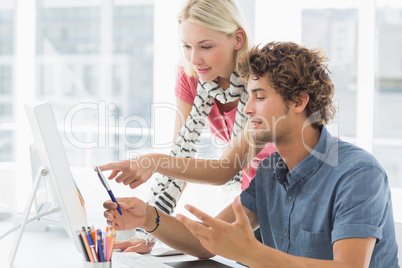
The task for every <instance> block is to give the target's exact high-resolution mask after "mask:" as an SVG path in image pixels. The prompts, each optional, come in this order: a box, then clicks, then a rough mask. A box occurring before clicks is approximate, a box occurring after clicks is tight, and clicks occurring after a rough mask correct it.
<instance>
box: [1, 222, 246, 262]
mask: <svg viewBox="0 0 402 268" xmlns="http://www.w3.org/2000/svg"><path fill="white" fill-rule="evenodd" d="M11 227H12V220H11V219H7V220H4V219H3V220H2V219H0V235H2V234H3V233H5V232H6V231H7V230H9V229H10V228H11ZM16 233H17V232H14V233H12V234H10V235H9V236H7V237H6V238H4V239H2V240H0V267H2V268H3V267H4V268H5V267H9V266H8V260H9V254H10V249H11V247H12V244H13V243H14V237H15V235H16ZM149 257H150V258H155V259H156V260H158V261H160V262H176V261H186V260H196V258H195V257H192V256H188V255H181V256H170V257H153V256H151V255H149ZM213 260H215V261H218V262H221V263H224V264H226V265H228V266H232V267H237V268H244V266H242V265H239V264H237V263H236V262H234V261H231V260H227V259H224V258H222V257H219V256H217V257H214V258H213ZM112 266H113V268H122V267H126V266H120V265H115V264H113V265H112ZM13 267H16V268H35V267H41V268H55V267H56V268H67V267H68V268H71V267H83V257H82V254H81V253H79V252H78V251H77V250H76V248H75V245H74V243H73V242H72V241H71V240H70V239H69V237H68V235H67V234H66V232H65V231H64V230H62V229H60V228H57V227H54V228H53V227H52V228H49V229H48V231H46V232H32V231H25V232H24V234H23V237H22V240H21V243H20V245H19V249H18V252H17V255H16V257H15V261H14V266H13Z"/></svg>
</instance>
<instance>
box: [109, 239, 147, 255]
mask: <svg viewBox="0 0 402 268" xmlns="http://www.w3.org/2000/svg"><path fill="white" fill-rule="evenodd" d="M154 245H155V242H148V243H147V241H145V240H143V239H129V240H124V241H116V242H115V244H114V249H121V251H123V252H137V253H141V254H145V253H149V252H151V250H152V248H153V247H154Z"/></svg>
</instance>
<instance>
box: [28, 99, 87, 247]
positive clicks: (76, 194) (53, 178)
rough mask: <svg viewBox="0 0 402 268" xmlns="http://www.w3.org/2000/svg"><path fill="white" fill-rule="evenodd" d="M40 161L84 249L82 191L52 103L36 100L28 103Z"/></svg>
mask: <svg viewBox="0 0 402 268" xmlns="http://www.w3.org/2000/svg"><path fill="white" fill-rule="evenodd" d="M25 111H26V114H27V117H28V120H29V124H30V126H31V131H32V134H33V137H34V143H35V147H36V150H37V153H38V155H39V160H40V163H41V165H42V166H43V167H45V168H46V169H47V170H48V175H47V176H46V177H47V179H48V180H49V186H50V187H49V188H50V190H51V194H52V199H53V202H54V203H55V204H56V205H57V206H59V207H60V209H61V214H62V226H63V227H64V228H65V230H66V231H67V233H68V235H69V236H70V238H71V239H72V240H73V241H74V243H75V246H76V248H77V249H78V250H79V251H80V252H81V251H82V246H81V242H80V240H79V239H78V238H79V237H78V236H77V231H80V230H82V227H83V226H88V225H87V217H86V212H85V207H84V203H83V199H82V196H81V193H80V191H79V189H78V187H77V185H76V184H75V181H74V178H73V175H72V173H71V170H70V166H69V163H68V160H67V155H66V152H65V150H64V147H63V143H62V140H61V137H60V133H59V130H58V129H57V125H56V120H55V117H54V114H53V110H52V107H51V105H50V104H49V103H44V102H41V101H32V102H30V103H28V104H26V105H25Z"/></svg>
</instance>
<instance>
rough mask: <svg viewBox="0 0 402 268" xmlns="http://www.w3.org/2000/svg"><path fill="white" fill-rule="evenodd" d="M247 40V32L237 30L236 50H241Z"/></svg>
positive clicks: (235, 36)
mask: <svg viewBox="0 0 402 268" xmlns="http://www.w3.org/2000/svg"><path fill="white" fill-rule="evenodd" d="M246 39H247V36H246V32H245V31H244V30H243V29H239V30H237V31H236V32H235V34H234V40H235V50H239V49H241V48H242V47H243V45H244V43H245V42H246Z"/></svg>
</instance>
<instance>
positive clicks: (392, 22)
mask: <svg viewBox="0 0 402 268" xmlns="http://www.w3.org/2000/svg"><path fill="white" fill-rule="evenodd" d="M237 1H238V2H239V4H240V5H241V6H242V8H243V11H244V13H245V16H246V19H247V21H248V23H249V26H250V28H251V32H252V34H253V39H254V43H255V44H264V43H267V42H269V41H273V40H276V41H294V42H298V43H302V44H304V45H306V46H307V47H309V48H312V47H322V48H324V49H325V50H326V51H327V54H328V57H329V59H330V63H329V69H330V70H331V72H332V75H331V77H332V80H333V81H334V84H335V92H336V93H335V97H334V99H335V102H336V104H337V106H338V110H337V116H336V118H335V119H334V120H333V121H332V122H331V123H330V125H329V130H330V131H331V133H332V134H333V135H336V136H339V137H340V138H341V139H343V140H346V141H349V142H351V143H354V144H356V145H358V146H360V147H362V148H364V149H366V150H367V151H369V152H371V153H373V154H374V155H375V156H376V158H377V159H378V160H379V161H380V163H381V164H382V166H383V167H384V168H385V170H386V171H387V174H388V178H389V182H390V186H391V191H392V197H393V208H394V218H395V226H396V234H397V241H398V244H399V246H400V247H401V245H402V209H401V208H402V165H401V164H400V163H402V121H401V120H400V118H401V117H402V110H401V109H400V103H401V102H402V51H401V49H400V47H401V46H402V2H401V1H398V0H365V1H363V0H361V1H360V0H337V1H332V0H331V1H318V0H305V1H296V0H283V1H270V0H237ZM180 4H181V1H180V0H171V1H165V0H33V1H20V0H1V1H0V185H1V187H0V202H3V203H6V204H8V205H9V206H11V207H12V208H14V209H15V211H17V212H21V211H23V209H24V207H25V204H26V201H27V196H28V195H29V193H30V191H31V186H32V182H33V178H32V176H33V175H32V173H33V171H32V169H31V165H30V155H29V147H30V145H31V143H32V141H33V139H32V136H31V135H30V131H29V126H28V122H27V119H26V117H25V112H24V109H23V104H24V103H26V102H28V101H30V100H32V99H40V100H43V101H45V102H49V103H51V104H52V106H53V109H54V112H55V116H56V120H57V122H58V127H59V130H60V133H61V136H62V137H63V141H64V145H65V149H66V152H67V156H68V159H69V163H70V166H71V169H72V172H73V174H74V177H75V180H76V183H77V186H78V187H79V188H80V190H81V192H82V193H83V196H84V199H85V201H86V208H87V212H88V217H89V222H91V221H92V222H93V223H97V224H105V222H103V219H102V212H103V209H102V202H103V201H104V200H106V199H108V196H107V193H105V192H104V190H103V189H102V185H100V183H99V181H97V177H96V173H94V171H93V167H94V166H96V165H100V164H106V163H109V162H115V161H121V160H124V159H127V158H129V157H133V156H135V155H138V154H143V153H148V152H161V153H168V152H169V145H170V144H171V141H172V139H173V125H174V118H175V113H176V110H175V95H174V84H175V70H176V65H177V63H178V60H179V58H180V56H181V52H180V42H179V37H178V26H177V21H176V14H177V12H178V10H179V8H180ZM202 137H203V138H202V142H201V143H202V144H203V146H202V149H201V150H200V151H199V153H198V157H203V158H214V157H218V156H219V155H220V153H221V152H222V151H223V150H224V148H225V146H226V145H225V144H222V143H221V142H219V140H216V138H214V137H211V135H210V134H209V133H208V130H207V129H206V130H205V133H203V135H202ZM151 181H152V180H149V181H148V182H147V183H146V184H144V185H142V186H141V187H139V188H138V189H135V190H132V189H130V188H128V187H126V186H124V185H122V184H117V183H115V182H114V181H111V182H110V185H111V188H112V189H113V191H114V192H115V195H116V196H133V195H135V196H138V197H141V198H144V199H146V198H147V194H148V191H147V190H148V189H149V187H150V183H152V182H151ZM94 192H99V194H97V195H96V196H95V195H93V194H91V193H94ZM231 198H232V197H231V196H230V194H228V193H227V191H226V190H225V189H222V188H221V187H216V186H205V185H190V186H189V187H188V189H186V191H185V193H184V194H183V197H182V200H181V202H180V204H179V207H178V209H177V211H178V212H183V213H186V212H185V210H184V209H183V205H184V204H186V203H191V204H194V205H196V206H197V207H199V208H200V209H202V210H204V211H206V212H208V213H210V214H211V215H214V214H216V213H218V212H219V211H220V209H221V208H222V207H223V206H224V205H225V204H226V203H227V202H229V201H230V199H231ZM217 204H221V205H217ZM399 252H400V253H399V256H398V257H399V259H402V253H401V252H402V251H401V249H400V250H399Z"/></svg>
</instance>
